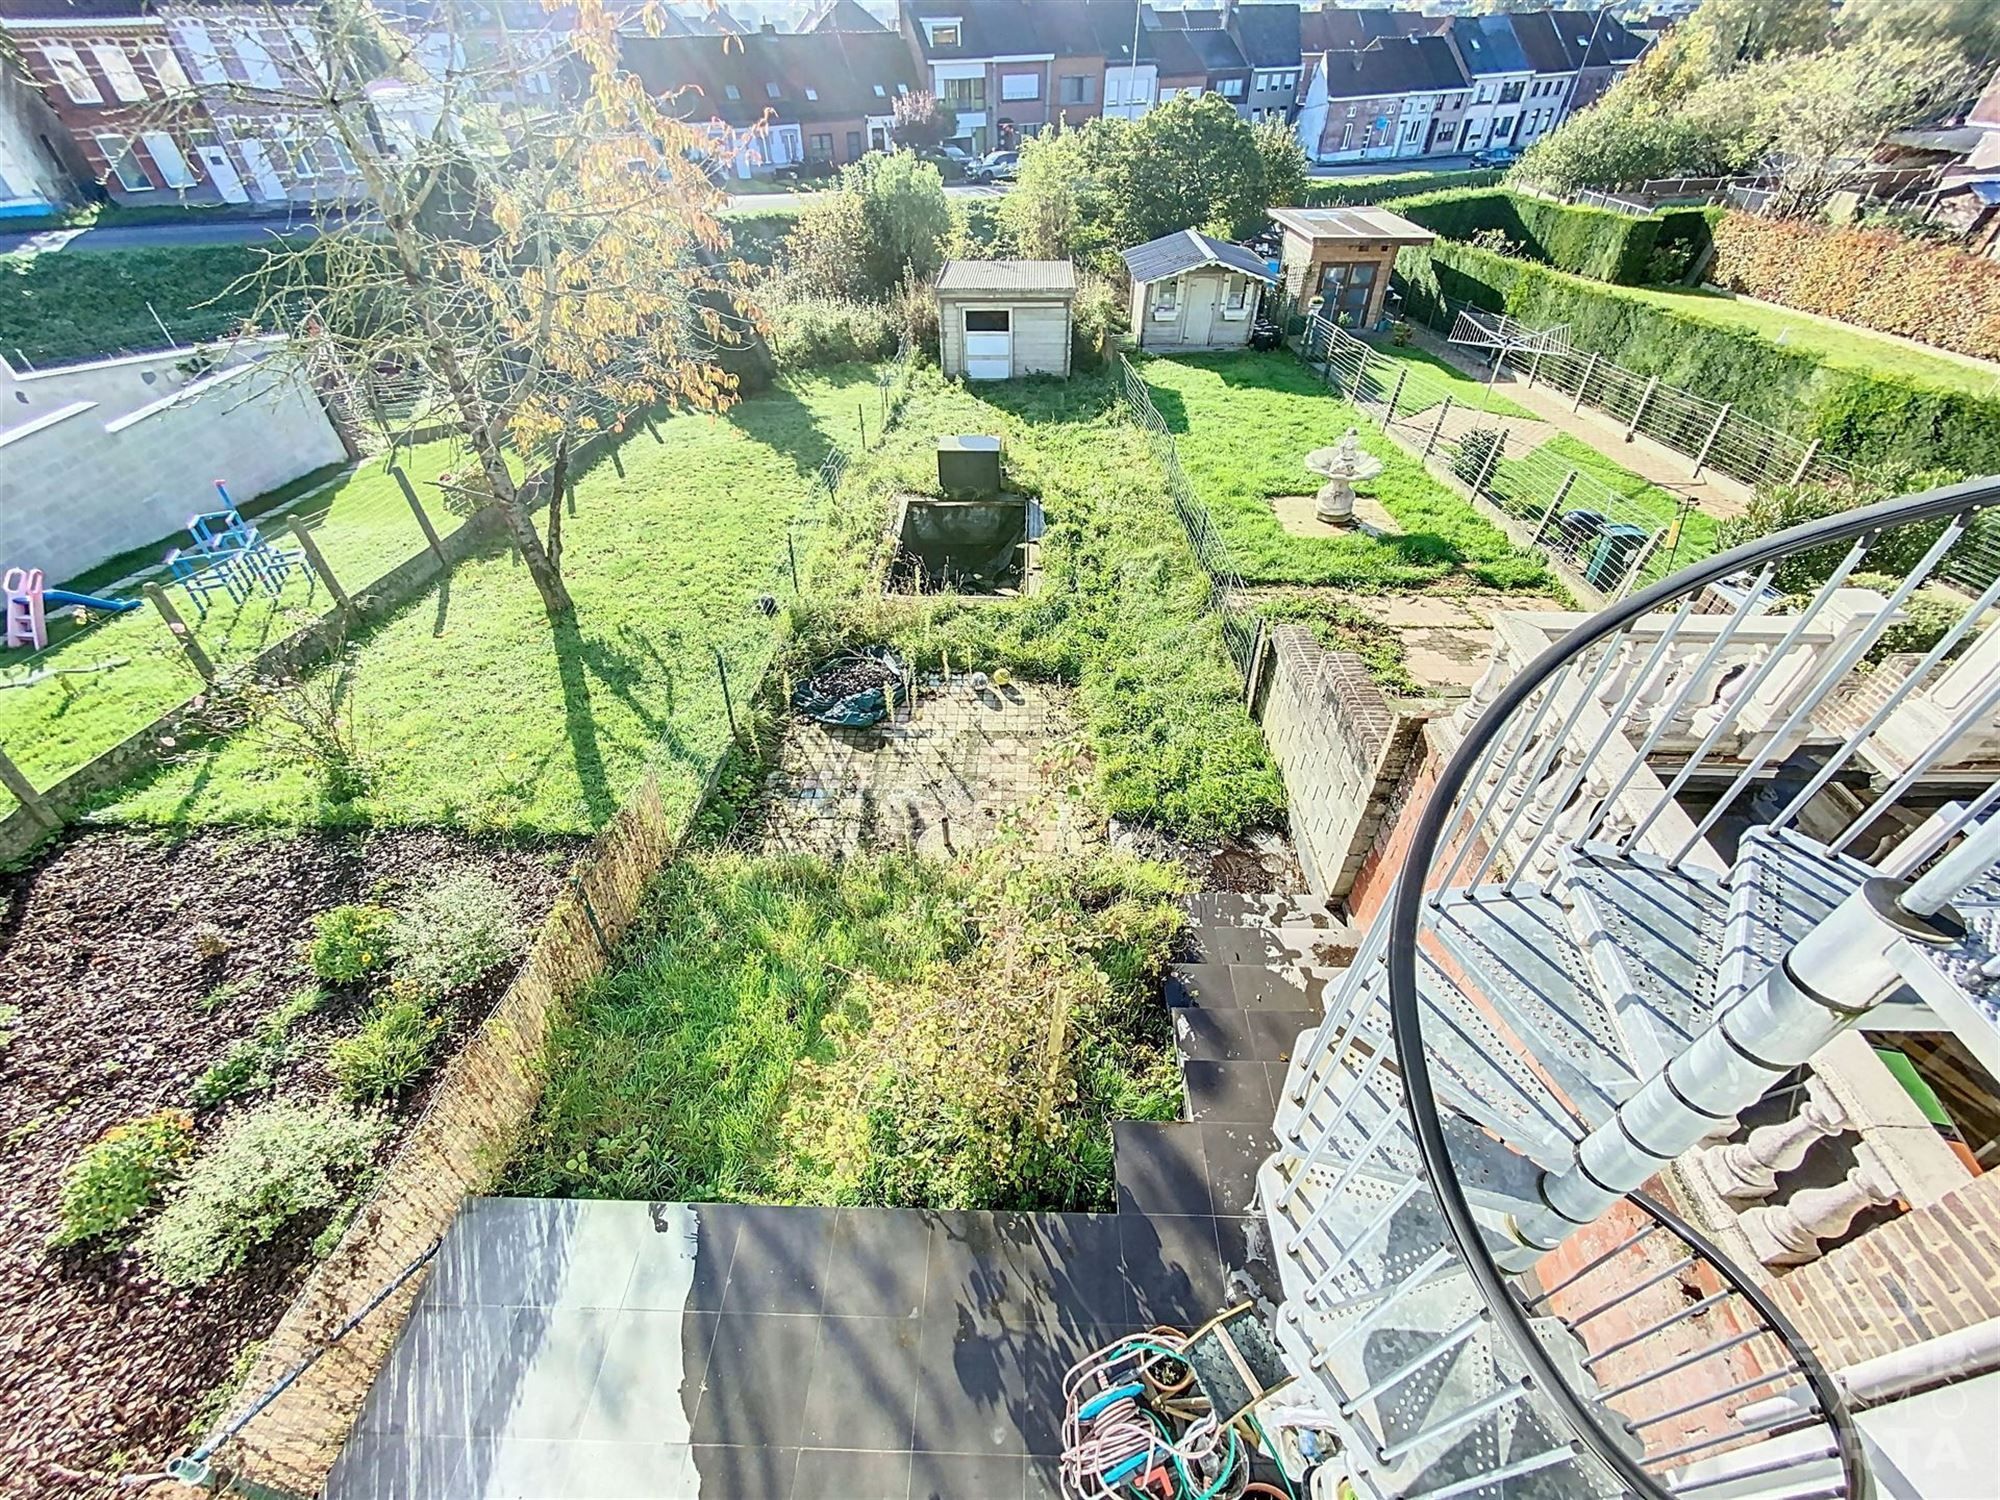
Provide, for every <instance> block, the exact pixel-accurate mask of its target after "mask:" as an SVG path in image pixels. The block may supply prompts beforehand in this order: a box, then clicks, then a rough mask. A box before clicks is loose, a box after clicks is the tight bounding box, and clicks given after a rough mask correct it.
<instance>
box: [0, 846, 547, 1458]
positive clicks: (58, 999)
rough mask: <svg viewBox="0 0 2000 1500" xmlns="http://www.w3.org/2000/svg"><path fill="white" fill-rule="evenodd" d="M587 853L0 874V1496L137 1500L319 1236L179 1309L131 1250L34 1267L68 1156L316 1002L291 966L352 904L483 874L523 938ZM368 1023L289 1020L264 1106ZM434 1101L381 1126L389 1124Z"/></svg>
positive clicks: (142, 865)
mask: <svg viewBox="0 0 2000 1500" xmlns="http://www.w3.org/2000/svg"><path fill="white" fill-rule="evenodd" d="M581 847H582V846H581V841H579V840H563V841H560V842H554V843H548V844H542V845H535V846H524V845H522V844H520V843H499V842H487V841H481V840H476V839H471V838H464V837H455V836H452V835H448V834H444V833H440V832H433V831H382V832H374V833H367V834H350V835H334V834H308V835H304V836H298V837H277V836H263V835H245V834H241V833H237V834H204V835H200V836H197V837H193V838H189V839H184V840H169V839H166V838H159V837H148V836H140V835H133V834H125V833H112V834H105V833H98V834H88V835H85V836H83V837H79V838H75V839H72V840H70V841H68V842H67V843H65V844H63V845H61V846H59V847H58V848H56V849H55V850H53V851H52V852H50V853H49V854H47V855H45V856H44V857H43V858H42V859H40V860H39V861H38V862H37V863H36V864H35V865H34V866H32V867H31V868H29V869H27V870H26V871H24V872H21V873H19V874H15V875H10V876H4V877H0V901H3V902H4V910H0V1004H7V1005H13V1006H16V1007H18V1008H19V1012H20V1014H19V1016H18V1017H17V1018H16V1019H15V1020H14V1021H13V1022H12V1023H11V1026H10V1027H9V1028H6V1029H11V1031H12V1033H13V1037H12V1041H11V1042H10V1043H7V1044H6V1045H5V1046H4V1047H0V1179H4V1181H5V1183H6V1187H5V1190H4V1191H0V1411H4V1412H6V1413H7V1421H6V1423H5V1425H4V1427H0V1495H4V1496H7V1497H14V1496H36V1497H45V1496H64V1497H70V1496H85V1495H90V1496H96V1495H108V1494H111V1493H114V1492H122V1493H126V1494H130V1493H133V1492H134V1491H133V1490H132V1488H131V1487H130V1485H129V1484H125V1485H121V1484H120V1483H119V1481H118V1476H119V1475H120V1474H144V1473H148V1472H152V1473H157V1472H159V1470H160V1468H161V1467H162V1465H163V1464H164V1463H165V1461H166V1460H167V1459H168V1458H169V1457H171V1456H172V1455H174V1454H175V1453H178V1452H183V1451H185V1450H186V1449H187V1448H189V1447H191V1446H192V1443H191V1441H190V1439H189V1435H188V1427H189V1423H190V1421H191V1420H193V1419H194V1418H195V1416H196V1414H197V1412H198V1411H199V1410H200V1409H201V1406H202V1402H203V1398H204V1397H205V1396H209V1395H210V1394H211V1393H212V1392H214V1391H216V1390H217V1388H218V1387H220V1386H222V1385H223V1384H224V1383H225V1382H226V1381H227V1379H228V1378H229V1374H230V1370H231V1367H232V1364H233V1363H234V1361H235V1360H236V1358H237V1356H238V1354H239V1352H240V1351H241V1350H243V1348H244V1347H245V1346H246V1345H247V1344H249V1343H250V1342H251V1341H253V1340H257V1339H261V1338H263V1337H264V1336H265V1335H267V1334H268V1333H269V1332H270V1331H271V1329H272V1328H273V1327H274V1326H275V1325H276V1323H277V1321H278V1318H279V1316H280V1315H281V1314H282V1313H283V1311H284V1309H285V1307H286V1305H287V1304H288V1303H289V1301H290V1300H291V1298H292V1296H293V1294H294V1293H296V1292H297V1290H298V1289H299V1287H300V1285H301V1284H302V1283H303V1282H304V1280H305V1278H306V1276H307V1274H308V1273H309V1271H310V1270H311V1265H312V1257H311V1246H312V1241H313V1239H314V1237H315V1236H316V1235H317V1234H318V1233H319V1231H320V1230H321V1229H323V1228H324V1227H325V1225H326V1220H324V1219H322V1220H320V1221H319V1222H313V1223H302V1224H299V1225H297V1226H295V1231H294V1232H291V1233H289V1234H288V1235H287V1236H286V1237H285V1238H283V1239H281V1240H280V1241H278V1242H276V1243H273V1244H271V1245H269V1246H266V1247H264V1249H263V1250H261V1251H259V1252H256V1253H254V1254H253V1256H252V1260H251V1264H250V1265H249V1266H248V1267H246V1268H245V1269H244V1270H243V1271H240V1272H237V1273H233V1274H231V1275H228V1276H225V1277H223V1278H221V1279H220V1280H218V1281H216V1282H214V1283H212V1284H210V1285H209V1286H207V1287H202V1288H198V1289H195V1290H192V1291H176V1290H174V1289H172V1288H169V1287H166V1286H163V1285H162V1284H161V1283H159V1282H158V1281H157V1280H155V1279H154V1278H152V1277H151V1276H150V1275H149V1274H148V1273H147V1272H146V1270H145V1269H144V1267H143V1266H142V1265H140V1264H139V1262H138V1260H137V1258H136V1257H134V1256H133V1255H131V1254H130V1253H123V1254H113V1255H98V1256H89V1255H83V1254H79V1253H76V1252H63V1253H54V1252H51V1251H49V1250H48V1249H46V1248H45V1242H46V1240H47V1239H48V1236H49V1234H50V1232H51V1231H52V1230H53V1229H54V1227H55V1224H56V1217H57V1215H56V1206H57V1199H58V1194H59V1192H60V1188H61V1183H62V1179H63V1177H64V1175H65V1173H66V1172H67V1170H68V1169H69V1167H70V1164H71V1163H72V1162H73V1161H74V1160H75V1159H76V1158H77V1156H78V1155H79V1153H81V1152H82V1151H83V1150H84V1148H86V1147H87V1146H88V1145H89V1144H90V1143H91V1142H93V1141H95V1140H96V1139H97V1137H98V1136H99V1135H101V1134H102V1133H103V1132H104V1131H105V1130H106V1129H107V1128H109V1127H111V1126H113V1125H117V1124H120V1123H122V1122H124V1121H127V1120H131V1119H133V1118H136V1117H137V1116H140V1115H144V1114H148V1113H150V1112H152V1111H154V1110H158V1109H163V1108H168V1107H180V1108H185V1107H187V1106H188V1104H189V1089H190V1086H191V1085H192V1084H193V1082H194V1081H195V1079H196V1078H197V1077H199V1076H200V1075H201V1073H202V1072H203V1071H204V1070H205V1069H206V1068H208V1066H209V1065H210V1064H211V1063H213V1062H215V1061H216V1060H218V1059H219V1058H220V1057H221V1056H222V1055H223V1053H224V1052H226V1051H227V1050H228V1049H229V1047H230V1046H231V1044H233V1043H235V1042H237V1041H239V1040H241V1039H243V1038H247V1037H249V1036H251V1035H252V1034H253V1033H254V1032H255V1031H256V1030H257V1026H258V1023H259V1021H260V1020H261V1019H262V1018H263V1017H264V1016H265V1015H267V1014H268V1013H269V1012H270V1011H271V1010H273V1009H274V1008H275V1007H277V1006H278V1005H279V1004H281V1003H282V1002H283V1001H285V1000H286V999H287V998H288V997H290V996H291V995H292V994H293V993H295V992H296V991H297V990H298V989H299V988H300V987H301V986H302V985H305V984H306V983H308V982H310V980H311V977H312V976H311V974H310V972H309V971H308V970H307V968H306V966H305V962H304V960H303V958H302V957H301V954H300V948H301V945H302V943H303V942H304V940H305V939H306V937H307V936H308V935H309V933H310V927H311V920H312V918H313V917H314V916H315V915H316V914H317V913H319V912H321V911H324V910H325V909H327V908H328V907H331V906H337V905H339V904H341V903H343V902H348V901H359V900H372V899H387V900H389V901H390V902H391V903H392V904H393V902H394V900H395V894H396V891H397V890H398V888H405V889H407V888H411V887H413V886H416V885H418V884H421V883H424V882H428V881H430V880H433V879H435V878H436V877H437V876H438V875H441V874H444V873H447V872H450V871H454V870H458V869H464V868H477V869H480V870H484V871H485V872H486V873H488V874H489V875H491V876H492V877H493V878H494V879H496V880H498V881H499V882H500V883H501V884H502V885H503V886H505V887H506V888H507V889H509V890H510V891H512V892H513V893H514V894H515V896H516V898H517V901H518V905H519V910H520V914H521V916H522V918H523V919H524V921H526V922H527V923H529V924H538V923H539V921H540V919H541V918H542V916H543V915H544V914H545V913H546V912H547V911H548V908H549V906H550V905H551V904H552V902H553V901H554V899H555V896H556V893H557V890H558V887H559V885H560V882H561V878H562V875H563V872H564V871H565V870H566V868H567V867H568V864H569V862H570V860H571V859H572V858H573V857H574V856H575V855H576V854H577V853H578V852H579V851H580V849H581ZM204 923H205V924H211V925H212V926H213V927H214V928H216V929H219V930H220V932H221V933H222V934H223V935H224V937H225V939H226V941H227V944H228V947H227V949H226V951H224V952H221V953H217V954H215V955H214V956H212V957H207V958H204V957H203V956H202V955H201V953H200V952H198V951H197V943H196V941H195V939H194V933H195V930H196V928H197V927H198V926H199V925H201V924H204ZM513 967H514V966H513V965H511V964H510V965H507V966H504V967H503V968H502V969H499V970H496V971H494V972H493V973H491V974H489V975H487V976H486V978H485V979H483V980H481V981H480V983H479V984H478V985H476V986H474V987H473V988H472V989H471V990H470V991H468V992H466V994H465V995H464V996H462V997H461V999H460V1002H459V1005H458V1009H457V1013H456V1017H455V1020H454V1022H453V1025H454V1028H455V1033H456V1034H455V1035H453V1036H451V1037H449V1038H448V1044H447V1049H441V1054H440V1055H441V1056H448V1055H450V1051H449V1048H453V1047H455V1045H456V1044H457V1042H459V1041H460V1040H462V1039H463V1037H464V1036H465V1035H466V1034H467V1033H469V1032H470V1030H471V1029H472V1028H473V1027H474V1026H476V1025H477V1024H478V1022H479V1020H480V1019H481V1018H482V1017H483V1016H484V1015H485V1013H486V1012H487V1010H488V1009H489V1008H490V1007H491V1006H492V1004H493V1003H494V1001H496V1000H497V999H498V998H499V996H500V995H501V993H502V992H503V991H504V990H505V989H506V986H507V983H508V981H509V980H510V979H511V978H512V969H513ZM365 1007H366V1000H365V998H364V997H363V996H362V995H361V994H360V993H358V992H357V993H353V994H348V993H343V992H337V993H336V995H335V997H334V999H333V1000H332V1001H331V1002H330V1003H328V1004H327V1005H325V1006H324V1007H322V1008H321V1009H320V1010H319V1011H317V1012H315V1013H314V1014H313V1015H311V1016H310V1017H308V1018H307V1019H306V1020H305V1021H304V1022H303V1023H301V1024H300V1026H299V1027H298V1028H297V1029H296V1030H295V1031H294V1033H293V1035H294V1036H296V1037H297V1038H299V1045H298V1046H297V1047H296V1048H294V1049H293V1055H292V1056H291V1057H290V1059H289V1060H288V1061H287V1062H286V1064H285V1065H284V1068H283V1070H282V1072H281V1074H280V1076H279V1078H278V1081H277V1085H276V1092H277V1093H279V1094H282V1095H286V1096H290V1097H294V1098H297V1099H300V1100H303V1101H310V1100H316V1099H319V1098H323V1097H325V1096H327V1095H328V1094H329V1093H330V1092H331V1089H332V1083H331V1080H330V1078H329V1077H328V1075H327V1073H326V1070H325V1063H324V1059H325V1053H326V1046H325V1044H326V1042H327V1041H328V1040H330V1039H331V1038H332V1037H334V1036H337V1035H340V1034H342V1033H343V1032H345V1031H348V1030H351V1029H352V1028H353V1026H354V1025H355V1024H356V1023H357V1022H358V1020H359V1018H360V1016H361V1014H362V1012H363V1011H364V1010H365ZM435 1076H436V1075H435V1073H433V1075H432V1077H433V1078H435ZM428 1087H429V1085H428V1084H426V1085H425V1086H424V1087H422V1088H419V1089H418V1090H416V1091H414V1093H413V1094H412V1096H411V1097H408V1098H406V1099H404V1100H403V1101H402V1102H401V1103H400V1105H399V1106H398V1108H397V1111H396V1114H397V1117H398V1119H399V1120H400V1121H401V1122H402V1124H403V1125H404V1126H405V1127H407V1125H408V1123H409V1122H410V1121H412V1120H414V1119H415V1117H416V1115H417V1114H418V1112H419V1111H420V1110H421V1109H422V1107H423V1103H424V1098H425V1095H426V1092H427V1090H428ZM268 1097H270V1096H269V1095H253V1096H251V1097H250V1098H248V1099H243V1100H235V1101H231V1102H230V1103H227V1104H224V1105H221V1106H219V1107H217V1108H216V1109H213V1110H210V1111H207V1112H205V1113H203V1114H201V1115H198V1116H197V1119H196V1124H197V1128H198V1130H199V1132H200V1135H201V1138H202V1139H203V1140H204V1141H206V1140H209V1139H211V1138H212V1137H213V1134H214V1131H215V1128H216V1126H217V1125H218V1124H219V1123H220V1122H221V1120H222V1119H223V1118H224V1117H225V1116H226V1115H227V1114H228V1113H229V1112H230V1111H232V1110H240V1109H242V1108H244V1107H246V1106H247V1105H255V1104H257V1103H260V1102H263V1100H264V1099H267V1098H268ZM402 1134H403V1131H402V1130H401V1129H399V1130H398V1131H396V1132H395V1133H394V1134H393V1135H392V1138H391V1139H390V1140H389V1141H388V1142H387V1143H385V1145H384V1146H383V1156H382V1159H386V1158H387V1156H388V1154H389V1153H391V1152H393V1150H394V1149H395V1145H396V1143H397V1141H398V1140H399V1139H400V1137H401V1135H402ZM329 1217H330V1216H329Z"/></svg>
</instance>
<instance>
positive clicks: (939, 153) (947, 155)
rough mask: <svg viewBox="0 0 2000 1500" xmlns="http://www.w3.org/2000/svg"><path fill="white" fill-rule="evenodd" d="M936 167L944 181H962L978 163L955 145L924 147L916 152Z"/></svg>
mask: <svg viewBox="0 0 2000 1500" xmlns="http://www.w3.org/2000/svg"><path fill="white" fill-rule="evenodd" d="M917 155H918V156H920V157H922V158H923V159H924V160H925V161H927V162H930V163H931V164H932V165H933V166H935V167H936V168H937V169H938V175H939V176H940V177H942V178H944V180H945V181H946V182H963V181H965V179H966V178H967V177H968V176H969V175H970V174H971V171H972V169H973V167H974V166H976V165H977V164H978V163H977V162H976V161H975V160H974V158H973V157H971V156H969V155H967V154H966V153H965V152H963V151H961V150H959V149H958V147H956V146H934V147H926V148H925V149H923V150H922V151H919V152H918V153H917Z"/></svg>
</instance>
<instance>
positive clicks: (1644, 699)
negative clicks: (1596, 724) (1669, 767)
mask: <svg viewBox="0 0 2000 1500" xmlns="http://www.w3.org/2000/svg"><path fill="white" fill-rule="evenodd" d="M1693 670H1694V659H1693V658H1692V657H1690V656H1688V654H1687V650H1686V648H1685V647H1680V648H1678V649H1676V650H1673V651H1669V652H1668V653H1667V659H1666V660H1665V661H1663V662H1661V663H1660V664H1659V665H1658V666H1656V667H1654V668H1653V670H1652V671H1651V672H1650V673H1648V674H1647V676H1646V682H1645V685H1644V686H1643V687H1641V688H1640V689H1639V693H1638V696H1637V697H1635V698H1634V699H1633V700H1632V712H1631V714H1630V716H1629V717H1628V718H1627V720H1626V722H1625V723H1624V725H1623V726H1621V727H1622V728H1623V729H1624V731H1625V734H1626V736H1627V737H1628V738H1629V739H1632V740H1633V741H1634V742H1635V743H1636V742H1637V741H1639V740H1643V739H1644V738H1645V737H1646V736H1647V735H1648V734H1649V733H1651V732H1652V728H1653V725H1654V724H1655V723H1656V722H1657V721H1658V720H1659V717H1660V715H1661V714H1662V713H1663V712H1665V706H1666V704H1667V702H1668V701H1669V700H1670V699H1671V698H1672V697H1673V696H1674V689H1675V688H1676V687H1677V686H1678V685H1679V684H1680V681H1681V679H1682V678H1683V677H1685V676H1686V675H1687V674H1688V673H1689V672H1692V671H1693Z"/></svg>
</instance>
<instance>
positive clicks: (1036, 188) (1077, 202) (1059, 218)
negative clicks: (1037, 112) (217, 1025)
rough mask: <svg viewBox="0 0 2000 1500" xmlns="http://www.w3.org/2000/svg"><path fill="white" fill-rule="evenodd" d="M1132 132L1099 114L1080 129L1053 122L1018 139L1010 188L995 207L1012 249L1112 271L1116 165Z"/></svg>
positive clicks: (1035, 257) (1115, 249)
mask: <svg viewBox="0 0 2000 1500" xmlns="http://www.w3.org/2000/svg"><path fill="white" fill-rule="evenodd" d="M1131 136H1132V125H1131V124H1130V122H1128V121H1125V120H1117V119H1098V120H1091V121H1088V122H1087V123H1085V124H1084V125H1082V126H1080V127H1065V126H1063V125H1062V124H1060V123H1058V124H1057V125H1056V126H1055V128H1053V129H1051V130H1046V131H1044V132H1043V133H1042V134H1040V135H1038V136H1034V137H1032V138H1030V139H1028V140H1026V141H1023V142H1022V143H1021V160H1020V166H1019V168H1018V170H1017V171H1016V173H1015V177H1014V187H1013V190H1012V191H1011V192H1009V193H1008V194H1007V196H1006V197H1004V198H1002V199H1001V200H1000V208H999V219H1000V227H1001V230H1002V232H1003V233H1004V234H1005V236H1006V238H1007V240H1008V242H1009V243H1010V244H1011V245H1012V246H1013V248H1014V251H1015V253H1017V254H1019V255H1023V256H1026V257H1027V258H1029V259H1031V260H1063V259H1069V258H1074V259H1075V260H1077V261H1078V262H1079V263H1080V264H1083V265H1087V266H1097V267H1100V268H1102V269H1109V263H1110V262H1111V261H1112V260H1113V259H1115V257H1116V255H1117V252H1118V250H1119V249H1120V248H1121V247H1122V243H1123V242H1118V243H1114V240H1116V236H1117V226H1116V218H1117V195H1116V189H1115V187H1114V183H1113V164H1114V163H1115V162H1116V161H1117V160H1118V159H1119V158H1120V157H1121V156H1122V155H1123V153H1124V152H1126V151H1127V150H1128V149H1129V147H1130V141H1131Z"/></svg>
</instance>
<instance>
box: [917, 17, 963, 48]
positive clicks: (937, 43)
mask: <svg viewBox="0 0 2000 1500" xmlns="http://www.w3.org/2000/svg"><path fill="white" fill-rule="evenodd" d="M924 35H925V36H927V37H929V38H930V43H931V45H932V46H933V47H956V46H957V45H958V37H959V31H958V21H957V19H956V18H954V19H952V20H949V21H926V22H924Z"/></svg>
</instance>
